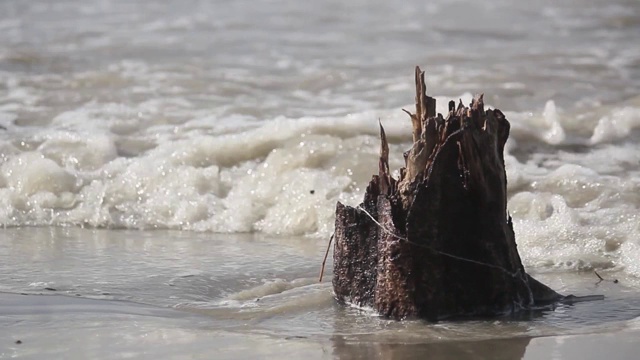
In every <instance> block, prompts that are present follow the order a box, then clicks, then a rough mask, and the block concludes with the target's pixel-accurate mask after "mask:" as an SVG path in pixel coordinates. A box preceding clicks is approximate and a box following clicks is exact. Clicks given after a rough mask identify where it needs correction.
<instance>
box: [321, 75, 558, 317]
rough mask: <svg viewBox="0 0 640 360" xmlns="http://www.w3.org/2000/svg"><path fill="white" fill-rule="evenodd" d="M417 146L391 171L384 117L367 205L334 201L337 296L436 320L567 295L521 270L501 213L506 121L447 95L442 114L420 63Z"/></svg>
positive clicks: (393, 313) (478, 102)
mask: <svg viewBox="0 0 640 360" xmlns="http://www.w3.org/2000/svg"><path fill="white" fill-rule="evenodd" d="M415 79H416V112H415V114H411V113H409V112H408V111H407V113H408V114H409V115H410V117H411V121H412V129H413V140H414V142H413V146H412V147H411V149H410V150H409V151H408V152H407V153H405V160H406V165H405V167H404V168H402V169H401V170H400V178H399V179H397V180H396V179H394V178H393V177H391V175H390V171H389V160H388V156H389V148H388V144H387V141H386V136H385V133H384V129H383V128H382V125H381V126H380V135H381V143H382V144H381V151H380V164H379V174H378V175H375V176H373V179H372V180H371V182H370V184H369V186H368V187H367V190H366V193H365V198H364V201H363V203H362V204H361V205H360V206H358V207H357V208H352V207H349V206H345V205H343V204H341V203H338V205H337V209H336V231H335V248H334V277H333V288H334V292H335V295H336V298H337V299H338V300H339V301H341V302H349V303H352V304H355V305H358V306H367V307H373V308H374V309H375V310H376V311H378V312H379V313H380V314H382V315H384V316H388V317H391V318H396V319H403V318H407V317H419V318H425V319H429V320H438V319H441V318H444V317H449V316H459V315H463V316H466V315H479V316H485V315H496V314H501V313H505V312H513V311H517V310H519V309H529V308H531V307H532V306H535V305H539V304H541V303H549V302H553V301H557V300H559V299H562V298H563V297H562V296H561V295H559V294H558V293H556V292H555V291H553V290H551V289H550V288H548V287H547V286H545V285H543V284H541V283H539V282H538V281H536V280H534V279H533V278H531V277H530V276H529V275H528V274H526V273H525V270H524V267H523V266H522V262H521V260H520V256H519V255H518V251H517V245H516V242H515V235H514V232H513V226H512V223H511V218H510V216H509V215H508V214H507V208H506V207H507V190H506V185H507V179H506V173H505V168H504V158H503V151H504V145H505V142H506V141H507V138H508V136H509V128H510V125H509V122H508V121H507V119H506V118H505V116H504V114H503V113H502V112H501V111H500V110H497V109H495V110H485V109H484V104H483V99H482V95H479V96H476V98H475V99H474V100H473V102H472V103H471V105H470V107H465V106H463V105H462V103H460V104H459V105H458V107H457V108H456V107H455V103H454V102H453V101H452V102H450V103H449V114H448V115H447V118H446V119H444V118H443V117H442V115H440V114H437V115H436V114H435V99H433V98H431V97H429V96H427V95H426V90H425V89H426V87H425V85H424V73H423V72H422V71H420V69H419V68H416V76H415Z"/></svg>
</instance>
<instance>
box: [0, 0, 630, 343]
mask: <svg viewBox="0 0 640 360" xmlns="http://www.w3.org/2000/svg"><path fill="white" fill-rule="evenodd" d="M639 19H640V3H638V2H637V1H634V0H613V1H608V2H602V1H596V0H568V1H563V2H561V3H558V2H557V1H548V0H543V1H538V2H535V3H533V2H532V3H530V4H529V3H524V2H512V1H506V0H491V1H484V2H482V3H473V2H466V1H452V0H436V1H430V2H428V3H424V2H419V1H413V0H412V1H409V2H405V3H403V6H402V7H400V6H398V5H395V4H392V3H389V2H383V1H377V0H376V1H367V2H364V1H349V2H347V3H345V2H337V1H324V2H313V3H299V4H298V3H292V2H284V1H253V2H251V3H249V2H245V1H222V0H220V1H213V2H212V1H190V2H187V3H185V2H182V1H173V0H170V1H164V2H162V3H158V2H155V1H150V0H141V1H136V2H129V1H102V0H89V1H77V0H61V1H56V2H49V1H44V0H35V1H29V2H24V1H19V0H5V1H2V2H0V45H1V46H0V226H2V227H4V229H3V230H0V254H1V255H2V261H1V262H0V270H2V271H1V273H0V290H2V291H6V292H10V293H22V292H25V293H41V292H46V293H55V294H58V295H59V294H63V295H65V296H73V297H74V298H75V297H80V298H83V299H84V298H95V299H96V301H97V300H100V301H107V303H108V302H109V301H112V300H122V301H128V302H132V303H134V304H137V303H141V304H145V305H144V306H145V307H150V308H153V309H157V308H160V309H166V308H175V310H173V311H172V313H173V312H176V313H179V314H183V315H180V316H187V315H188V316H195V317H196V318H197V319H201V320H198V321H196V320H194V321H195V322H196V323H199V321H203V322H204V323H207V324H215V325H210V326H219V327H221V329H224V330H220V331H222V333H224V334H227V335H220V336H223V337H224V336H226V337H228V339H229V341H230V342H234V341H238V342H237V343H236V344H237V348H236V350H238V349H239V348H242V349H244V350H246V351H249V350H250V348H251V345H248V343H247V344H244V345H242V343H241V340H239V339H242V338H243V336H242V335H238V337H236V335H233V334H245V332H250V333H251V334H252V335H251V339H253V340H251V341H255V344H258V343H260V344H269V343H270V341H276V340H273V339H274V338H275V339H279V340H277V341H284V340H282V339H285V338H287V337H290V336H308V337H310V338H313V339H316V340H317V339H321V340H318V341H320V343H322V344H326V342H323V341H325V340H326V341H328V340H327V339H329V338H333V337H334V336H338V338H339V339H343V338H346V339H347V340H345V341H347V343H348V344H353V342H354V341H355V343H358V342H364V343H367V344H369V345H371V344H376V343H380V344H383V343H385V341H386V340H384V339H386V337H387V336H391V337H393V336H395V335H394V334H396V333H399V334H401V337H403V338H405V337H407V336H409V334H413V333H416V334H417V335H416V336H417V338H418V340H417V342H418V343H423V342H424V341H425V339H432V338H434V337H435V338H443V339H455V340H456V341H457V340H460V339H462V338H465V339H466V338H473V339H475V335H476V334H479V333H480V334H484V333H486V334H488V335H487V336H488V337H491V338H495V337H500V336H501V334H511V335H512V336H523V337H530V336H539V335H558V334H564V335H567V334H569V333H572V332H573V331H582V330H576V329H583V328H586V329H587V330H585V331H587V332H589V331H592V330H593V331H596V332H597V331H601V330H602V331H605V332H606V331H614V328H615V329H619V328H625V327H627V328H629V327H633V326H635V325H633V326H632V325H630V324H635V322H637V320H633V319H635V317H637V316H638V314H636V313H634V310H633V309H634V307H636V308H637V306H638V304H637V302H636V300H634V299H635V298H637V295H634V294H637V292H638V290H639V289H640V263H639V262H638V261H637V259H638V258H640V219H639V217H638V207H639V206H640V195H638V194H640V95H639V94H640V47H638V46H635V43H636V42H637V39H638V38H639V37H640V20H639ZM415 65H421V66H423V68H425V69H426V70H427V83H428V90H429V92H430V93H431V94H433V95H435V96H436V97H437V98H438V101H439V107H440V109H441V110H440V111H441V112H444V110H442V109H444V106H445V104H446V101H447V100H448V99H450V98H455V99H457V98H462V100H463V101H464V102H465V103H468V102H469V101H470V99H471V96H472V94H473V93H478V92H484V93H485V101H486V102H487V103H488V104H489V105H491V106H495V107H499V108H500V109H502V110H503V111H504V112H505V113H506V114H507V118H508V119H509V121H510V122H511V125H512V131H511V138H510V140H509V142H508V144H507V154H506V166H507V175H508V191H509V196H510V198H509V203H508V208H509V211H510V213H511V215H512V216H513V219H514V227H515V232H516V239H517V241H518V245H519V251H520V254H521V257H522V259H523V262H524V263H525V266H527V268H528V269H530V270H531V271H533V272H534V273H535V274H537V276H538V277H540V278H541V279H542V280H544V281H546V282H548V283H550V284H551V285H552V286H553V287H555V288H558V289H560V290H561V291H565V292H575V293H579V294H588V293H604V294H605V295H607V296H608V297H607V300H605V301H604V302H597V303H589V304H577V305H575V306H574V307H570V308H567V309H564V308H559V309H556V310H555V311H552V312H548V313H544V314H542V315H541V314H536V316H533V319H532V320H531V321H529V322H523V321H521V320H513V319H511V320H506V319H503V320H499V321H498V323H497V324H493V323H486V322H477V323H471V324H466V325H464V326H463V325H459V324H456V323H451V324H448V325H446V326H425V325H424V324H422V323H414V322H409V323H400V324H397V323H389V322H386V321H382V320H381V319H378V318H376V317H374V316H371V315H370V314H363V313H361V312H360V311H359V310H354V309H341V308H339V307H337V306H335V305H334V303H333V301H332V299H331V293H330V286H329V285H328V284H327V283H326V282H325V283H323V284H316V283H315V279H316V277H317V272H318V265H319V263H320V261H321V259H320V258H321V256H322V255H323V252H324V248H323V247H324V244H325V241H326V239H327V238H328V236H329V235H330V234H331V232H332V228H333V212H334V209H335V204H336V202H337V201H342V202H344V203H347V204H350V205H356V204H357V203H358V202H359V201H360V200H361V198H362V194H363V191H364V188H365V186H366V184H367V181H368V180H369V179H370V176H371V174H372V173H373V172H375V169H376V168H377V165H376V162H377V154H378V136H377V126H378V124H377V122H378V119H380V120H381V121H382V122H383V124H384V125H385V128H386V129H387V134H388V138H389V140H390V141H391V154H392V158H391V167H392V168H394V169H397V168H398V167H399V166H401V165H402V156H401V154H402V151H404V150H406V149H407V148H408V146H409V142H410V122H409V120H408V118H407V117H406V115H405V114H404V113H403V112H402V111H401V109H402V108H407V109H410V108H411V106H412V105H411V103H412V99H413V96H414V95H413V94H412V89H413V84H412V76H413V75H412V74H413V67H414V66H415ZM83 229H87V230H83ZM218 233H226V235H224V236H222V235H218ZM247 233H249V234H251V235H247ZM5 259H6V260H5ZM593 270H597V271H598V272H599V273H600V274H601V275H603V277H605V278H607V279H611V278H614V277H615V278H619V279H620V280H621V282H620V284H613V283H612V282H603V283H601V284H599V285H598V286H597V287H596V286H595V285H594V281H593V280H594V279H593V277H594V275H593ZM327 273H328V274H329V270H328V272H327ZM596 280H597V279H596ZM614 285H615V286H614ZM45 288H52V289H55V291H52V290H44V289H45ZM77 294H78V295H79V296H76V295H77ZM58 295H56V296H58ZM30 299H31V298H30ZM257 299H260V300H259V301H256V300H257ZM76 300H77V299H76ZM12 301H13V300H12ZM29 301H31V300H29ZM74 301H75V300H74ZM96 304H98V305H96V307H97V308H98V309H100V308H102V306H103V305H102V304H105V303H104V302H99V303H96ZM118 304H121V303H118ZM127 304H128V303H127ZM12 306H13V305H11V306H10V307H12ZM47 306H48V305H47ZM105 306H106V305H105ZM128 306H129V305H126V306H124V308H127V307H128ZM13 310H15V309H13ZM13 310H11V311H13ZM565 310H566V311H565ZM57 311H62V310H60V309H56V312H57ZM98 311H100V310H98ZM108 311H109V312H112V313H114V314H115V313H117V314H120V313H121V312H124V313H125V314H127V313H128V311H130V310H127V309H122V310H112V309H109V310H108ZM135 311H138V310H135ZM62 313H63V314H65V312H64V311H62ZM136 314H137V313H136ZM134 315H135V314H134ZM78 316H79V317H78V318H75V317H74V316H71V317H70V319H69V320H68V321H70V323H68V325H69V328H74V326H80V327H81V324H82V322H83V321H85V320H86V318H83V317H82V316H80V315H78ZM83 316H84V315H83ZM171 316H173V315H171ZM171 316H169V317H170V318H171V320H165V319H164V317H165V316H164V315H159V316H158V318H160V319H163V320H158V321H160V322H164V321H167V322H174V321H177V322H180V321H182V320H176V319H173V318H172V317H171ZM176 316H177V315H176ZM148 319H149V318H147V320H148ZM202 319H204V320H202ZM191 320H193V318H189V320H185V322H184V323H180V324H182V325H175V326H177V327H178V328H181V326H184V324H185V323H189V321H191ZM59 321H60V319H59V318H56V322H59ZM65 321H67V320H65ZM100 321H105V322H106V321H107V320H106V319H104V318H101V320H100ZM132 321H133V322H132V323H135V322H136V321H138V320H135V321H134V320H132ZM634 321H635V322H634ZM151 323H153V321H152V322H151ZM34 324H35V323H34ZM101 324H102V325H105V323H101ZM102 325H97V326H98V327H99V326H102ZM147 325H149V323H147ZM35 326H36V325H34V326H31V327H28V326H27V327H24V328H22V329H26V330H24V331H25V334H28V333H29V331H32V332H33V334H35V333H36V330H35V328H34V327H35ZM38 326H39V325H38ZM105 326H106V328H109V326H115V322H114V323H112V324H111V325H109V326H107V325H105ZM167 326H168V325H167ZM171 326H173V325H171ZM610 326H611V328H609V327H610ZM134 327H135V325H131V326H130V327H129V329H130V330H131V331H132V332H131V333H130V334H134V333H135V331H134ZM44 328H45V329H47V327H46V326H45V327H44ZM238 328H239V330H238ZM189 329H190V330H189V331H187V333H188V334H187V335H185V336H187V337H188V336H192V335H193V334H194V333H193V332H192V330H193V329H192V328H189ZM598 329H599V330H598ZM479 330H481V331H479ZM136 331H137V330H136ZM180 331H182V330H180ZM193 331H195V332H196V333H198V331H199V330H193ZM216 331H217V330H216ZM222 333H216V334H218V335H219V334H222ZM38 334H40V333H38ZM101 334H102V335H105V333H104V332H103V333H101ZM155 334H156V335H157V336H160V337H163V336H164V337H171V336H172V335H170V334H169V335H166V336H165V335H162V334H160V333H155ZM198 334H200V335H202V334H204V333H198ZM300 334H303V335H300ZM336 334H337V335H336ZM360 335H362V336H363V338H359V337H358V336H360ZM60 336H61V337H63V335H60ZM105 336H106V335H105ZM202 336H204V335H202ZM260 336H266V337H267V340H265V339H264V338H261V337H260ZM353 336H355V337H356V338H357V340H353V339H352V338H351V337H353ZM196 337H197V336H196ZM132 338H136V339H137V337H136V336H134V335H132ZM365 338H366V339H369V338H371V339H373V340H363V339H365ZM234 339H235V340H234ZM352 340H353V341H352ZM52 341H53V340H52ZM247 341H249V340H247ZM296 341H298V340H296ZM300 341H302V340H300ZM313 341H315V340H313ZM369 341H370V342H369ZM534 342H535V341H534ZM203 343H204V342H203ZM295 343H296V344H299V343H298V342H295ZM388 343H393V341H388ZM532 343H533V342H532ZM174 345H175V344H174ZM61 346H64V345H61ZM296 346H297V345H296ZM301 346H302V345H301ZM350 346H351V345H350ZM371 346H373V345H371ZM461 346H462V345H461ZM492 346H493V345H492ZM463 347H464V346H463ZM178 348H179V346H178ZM369 348H370V347H369ZM301 349H302V350H300V351H306V350H304V349H308V348H305V347H304V346H302V347H301ZM350 349H351V348H350ZM420 349H421V348H420V347H419V346H418V347H417V348H415V351H418V352H419V351H422V350H420ZM448 349H449V350H448V351H452V350H451V349H450V348H448ZM40 350H42V349H40ZM138 350H139V349H138ZM244 350H243V351H244ZM317 350H318V349H317V348H316V349H315V350H313V351H312V352H313V353H314V354H317V353H316V352H314V351H317ZM158 351H161V350H158ZM238 351H240V350H238ZM265 351H266V350H265ZM363 351H364V350H363ZM384 351H390V352H391V353H393V352H394V350H389V349H387V350H384ZM399 351H401V352H402V351H405V350H399ZM429 351H431V350H429ZM434 351H435V350H434ZM176 354H179V352H177V353H176ZM396 355H397V354H396ZM123 356H124V355H123ZM176 356H178V355H176ZM265 356H268V355H265ZM394 356H395V355H394ZM398 356H401V355H398Z"/></svg>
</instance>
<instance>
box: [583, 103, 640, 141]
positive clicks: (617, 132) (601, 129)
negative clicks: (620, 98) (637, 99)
mask: <svg viewBox="0 0 640 360" xmlns="http://www.w3.org/2000/svg"><path fill="white" fill-rule="evenodd" d="M638 127H640V108H637V107H632V106H625V107H623V108H617V109H613V110H612V111H611V113H610V114H608V115H605V116H603V117H602V118H600V120H599V121H598V124H597V125H596V127H595V129H594V130H593V135H592V136H591V139H590V142H591V143H592V144H599V143H602V142H608V141H613V140H618V139H622V138H625V137H626V136H627V135H629V133H630V132H631V130H633V129H635V128H638Z"/></svg>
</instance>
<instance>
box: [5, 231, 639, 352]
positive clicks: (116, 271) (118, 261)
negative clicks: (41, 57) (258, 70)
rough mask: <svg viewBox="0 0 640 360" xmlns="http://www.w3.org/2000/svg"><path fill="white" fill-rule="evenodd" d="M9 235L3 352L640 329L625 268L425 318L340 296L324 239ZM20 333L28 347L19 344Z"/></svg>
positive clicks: (475, 345)
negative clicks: (514, 305)
mask: <svg viewBox="0 0 640 360" xmlns="http://www.w3.org/2000/svg"><path fill="white" fill-rule="evenodd" d="M2 235H4V238H5V239H6V241H4V242H2V243H0V257H2V259H4V261H3V262H2V264H0V284H2V288H0V291H2V293H0V329H1V332H2V333H3V336H2V338H3V340H2V341H3V343H2V344H0V350H2V349H4V350H3V351H4V352H3V351H0V356H10V355H11V354H13V355H20V356H34V357H39V358H42V357H46V356H49V357H50V356H54V357H55V356H65V358H78V359H82V358H87V357H100V358H125V357H130V356H134V357H144V358H152V357H154V356H163V357H165V358H188V357H189V356H196V355H197V356H206V355H207V354H212V353H213V352H215V353H216V354H219V355H220V356H221V358H229V359H231V358H236V359H237V358H243V357H246V356H248V357H251V358H272V357H277V356H282V355H283V354H287V353H288V354H295V355H296V357H297V356H305V357H310V358H336V359H352V358H363V359H364V358H379V359H396V358H405V357H410V356H412V355H413V356H415V355H416V354H420V353H423V352H429V353H436V354H439V355H438V357H437V358H442V359H452V358H460V356H462V355H461V352H462V353H463V354H464V353H469V354H467V356H471V355H473V354H477V355H482V356H486V357H487V358H495V357H496V356H498V357H502V358H520V357H522V356H524V355H523V354H524V352H525V349H528V348H529V347H530V345H529V344H530V342H531V339H532V338H536V337H548V336H555V337H557V336H569V335H580V336H587V335H588V336H591V334H600V336H605V335H601V334H603V333H614V332H615V333H622V335H621V336H622V338H626V337H625V336H631V335H625V334H635V333H637V332H638V331H639V330H640V327H639V323H638V321H639V319H640V310H639V309H640V299H639V298H638V296H637V289H636V288H635V287H633V286H630V285H629V281H628V279H627V278H623V277H619V278H618V276H625V275H624V273H623V272H618V273H613V274H611V273H609V274H607V275H604V276H605V278H606V281H603V282H599V283H598V282H597V280H598V279H597V277H596V276H595V275H594V274H592V273H590V272H589V273H569V272H566V271H561V272H554V273H546V274H539V273H538V274H536V272H535V269H532V270H533V273H534V274H536V276H537V277H538V278H539V279H540V280H542V281H544V282H546V283H548V284H550V285H551V286H553V287H554V288H556V289H558V290H559V291H561V292H563V293H575V294H577V295H585V294H603V295H605V296H606V298H605V300H603V301H595V302H587V303H578V304H575V305H572V306H569V305H560V306H558V307H556V308H554V309H547V310H544V311H536V312H532V313H528V314H520V315H518V316H517V317H514V316H505V317H502V318H498V319H493V320H472V321H444V322H440V323H438V324H428V323H425V322H422V321H405V322H397V321H389V320H385V319H382V318H379V317H377V316H375V315H374V314H373V313H371V312H369V311H367V310H358V309H353V308H344V307H341V306H339V305H337V304H336V303H335V301H334V300H333V297H332V294H331V287H330V271H331V265H329V267H328V269H327V271H328V274H327V276H326V277H325V279H324V280H323V282H322V283H318V280H317V276H318V271H319V267H320V266H319V265H320V262H321V260H322V252H323V248H324V246H325V244H324V243H323V241H310V240H309V239H308V238H286V237H278V238H268V237H264V236H260V235H235V236H233V235H210V234H198V233H193V232H175V231H162V230H159V231H149V232H139V231H128V230H120V231H113V230H83V229H78V228H21V229H7V230H2ZM614 279H617V280H619V282H618V283H614V282H613V280H614ZM12 294H13V295H12ZM633 336H636V335H633ZM74 339H75V340H74ZM500 339H504V340H500ZM16 340H20V341H22V344H20V345H19V346H18V345H17V344H12V342H13V341H16ZM500 341H502V342H500ZM619 342H620V341H618V343H617V345H616V346H622V347H623V348H624V346H623V345H624V343H622V344H620V343H619ZM534 343H535V342H534ZM496 344H500V347H499V348H495V345H496ZM572 348H573V347H572V346H569V347H568V349H567V351H571V349H572ZM492 349H493V350H492ZM527 351H529V350H527ZM243 354H244V355H243ZM514 354H520V357H513V356H515V355H514ZM543 354H547V355H548V353H544V352H543ZM530 358H535V357H530Z"/></svg>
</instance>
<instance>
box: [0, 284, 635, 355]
mask: <svg viewBox="0 0 640 360" xmlns="http://www.w3.org/2000/svg"><path fill="white" fill-rule="evenodd" d="M0 313H1V314H2V316H1V317H0V319H1V320H0V323H2V328H3V333H5V335H4V336H2V337H1V338H2V340H1V341H2V343H1V344H0V349H2V350H1V351H0V358H4V357H15V356H29V355H37V356H60V355H64V356H65V358H70V359H81V358H87V357H93V358H108V359H121V358H126V357H130V356H131V355H133V356H135V357H136V358H153V357H157V356H161V357H162V358H171V359H174V358H175V359H178V358H184V357H185V356H191V357H194V358H205V357H208V356H211V355H212V354H214V353H215V354H216V358H218V359H230V360H231V359H243V358H266V359H271V358H281V357H282V356H294V357H296V358H302V357H304V358H306V359H340V360H347V359H380V360H382V359H410V358H415V357H420V356H423V357H426V356H428V357H429V358H430V359H447V360H448V359H478V358H481V359H552V358H553V359H560V358H561V359H581V360H585V359H602V358H605V357H606V358H607V359H631V358H633V355H634V354H635V353H636V352H637V351H638V349H640V347H639V346H638V345H637V344H636V339H638V338H639V337H640V320H638V318H636V319H632V320H630V321H627V322H625V323H624V324H622V323H620V324H618V326H615V327H612V326H609V327H606V328H600V329H599V330H598V331H597V332H590V333H586V334H568V335H540V336H514V337H504V334H500V335H497V334H496V335H497V337H496V338H490V339H476V340H466V339H446V340H441V339H440V340H439V339H436V338H428V337H426V338H422V339H420V338H419V337H418V338H416V337H412V338H411V339H403V338H402V337H401V336H400V337H397V336H396V337H393V336H387V337H380V336H378V335H379V334H370V335H367V336H362V335H356V334H354V335H333V336H328V337H327V336H320V335H319V336H284V335H280V336H278V335H273V334H270V335H267V334H263V333H260V332H259V331H256V332H253V331H251V330H249V331H246V329H242V328H240V329H220V328H215V326H213V324H214V323H215V321H214V319H211V318H210V317H208V316H206V315H205V316H203V315H196V314H193V313H190V312H185V311H180V310H176V309H173V308H162V307H156V306H150V305H144V304H138V303H130V302H127V301H121V300H99V299H87V298H82V297H73V296H65V295H59V294H43V295H36V294H25V295H23V294H14V293H7V292H0ZM488 323H490V321H489V322H488ZM446 325H447V323H442V324H438V325H434V326H446ZM422 326H423V327H429V326H430V325H427V324H424V323H423V324H422ZM70 335H72V337H71V338H70V337H69V336H70ZM400 335H401V334H400ZM70 339H73V341H70ZM407 340H409V341H407ZM17 342H20V343H17Z"/></svg>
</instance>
